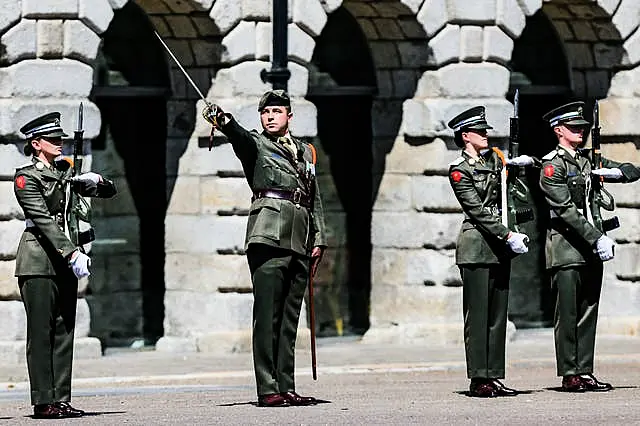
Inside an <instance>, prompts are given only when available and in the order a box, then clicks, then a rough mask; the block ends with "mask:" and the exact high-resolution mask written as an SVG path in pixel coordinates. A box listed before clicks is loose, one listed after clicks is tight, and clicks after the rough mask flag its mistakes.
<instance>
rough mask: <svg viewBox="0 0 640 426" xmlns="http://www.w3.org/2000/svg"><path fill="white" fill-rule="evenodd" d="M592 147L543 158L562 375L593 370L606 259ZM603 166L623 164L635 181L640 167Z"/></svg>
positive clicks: (604, 161)
mask: <svg viewBox="0 0 640 426" xmlns="http://www.w3.org/2000/svg"><path fill="white" fill-rule="evenodd" d="M588 155H589V151H587V150H585V151H582V150H579V151H577V152H575V151H570V150H567V149H565V148H564V147H562V146H560V145H558V147H557V148H556V149H555V150H553V151H551V152H550V153H549V154H547V155H545V156H544V157H543V169H542V173H541V176H540V187H541V188H542V191H543V193H544V195H545V198H546V200H547V203H548V204H549V208H550V222H549V229H548V230H547V241H546V247H545V248H546V266H547V269H549V270H550V272H551V276H552V285H554V286H555V287H556V289H557V291H558V296H557V302H556V308H555V318H554V322H555V326H554V328H555V346H556V362H557V374H558V376H567V375H576V374H590V373H592V372H593V355H594V348H595V337H596V324H597V320H598V304H599V300H600V290H601V288H602V261H601V260H600V258H599V257H598V255H597V254H596V253H595V251H594V248H595V244H596V241H597V240H598V238H600V237H601V236H602V235H603V232H602V230H601V229H598V228H597V227H596V226H595V225H594V224H593V220H592V214H593V208H594V203H593V191H592V189H591V162H590V160H589V157H588ZM602 167H603V168H618V169H620V170H621V171H622V174H623V177H622V179H620V180H616V181H615V182H633V181H635V180H637V179H638V178H639V177H640V170H638V169H637V168H636V167H635V166H633V165H632V164H629V163H618V162H615V161H611V160H607V159H606V158H603V159H602Z"/></svg>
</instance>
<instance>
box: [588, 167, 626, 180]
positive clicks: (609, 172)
mask: <svg viewBox="0 0 640 426" xmlns="http://www.w3.org/2000/svg"><path fill="white" fill-rule="evenodd" d="M591 174H593V175H597V176H602V177H605V178H608V179H620V178H621V177H622V170H620V169H617V168H616V169H608V168H603V169H595V170H591Z"/></svg>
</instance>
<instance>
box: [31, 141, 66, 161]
mask: <svg viewBox="0 0 640 426" xmlns="http://www.w3.org/2000/svg"><path fill="white" fill-rule="evenodd" d="M31 145H32V146H33V148H34V149H35V150H36V152H41V153H42V154H44V155H45V156H47V157H51V158H55V157H57V156H58V155H60V154H62V138H36V139H34V140H33V141H32V142H31Z"/></svg>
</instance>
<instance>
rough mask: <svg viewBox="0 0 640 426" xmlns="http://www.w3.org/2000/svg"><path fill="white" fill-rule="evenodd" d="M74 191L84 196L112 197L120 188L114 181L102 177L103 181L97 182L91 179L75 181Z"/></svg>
mask: <svg viewBox="0 0 640 426" xmlns="http://www.w3.org/2000/svg"><path fill="white" fill-rule="evenodd" d="M73 191H74V192H75V193H76V194H79V195H82V196H83V197H97V198H111V197H113V196H114V195H116V194H117V192H118V190H117V189H116V185H115V184H114V183H113V181H111V180H109V179H106V178H104V177H103V178H102V182H98V183H97V184H95V183H93V182H91V181H77V182H73Z"/></svg>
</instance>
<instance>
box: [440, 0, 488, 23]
mask: <svg viewBox="0 0 640 426" xmlns="http://www.w3.org/2000/svg"><path fill="white" fill-rule="evenodd" d="M496 2H497V0H478V1H474V2H473V3H469V2H467V1H465V0H449V1H448V2H447V6H448V9H449V22H455V23H460V22H464V23H469V22H477V23H484V22H491V21H494V20H495V16H496Z"/></svg>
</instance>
